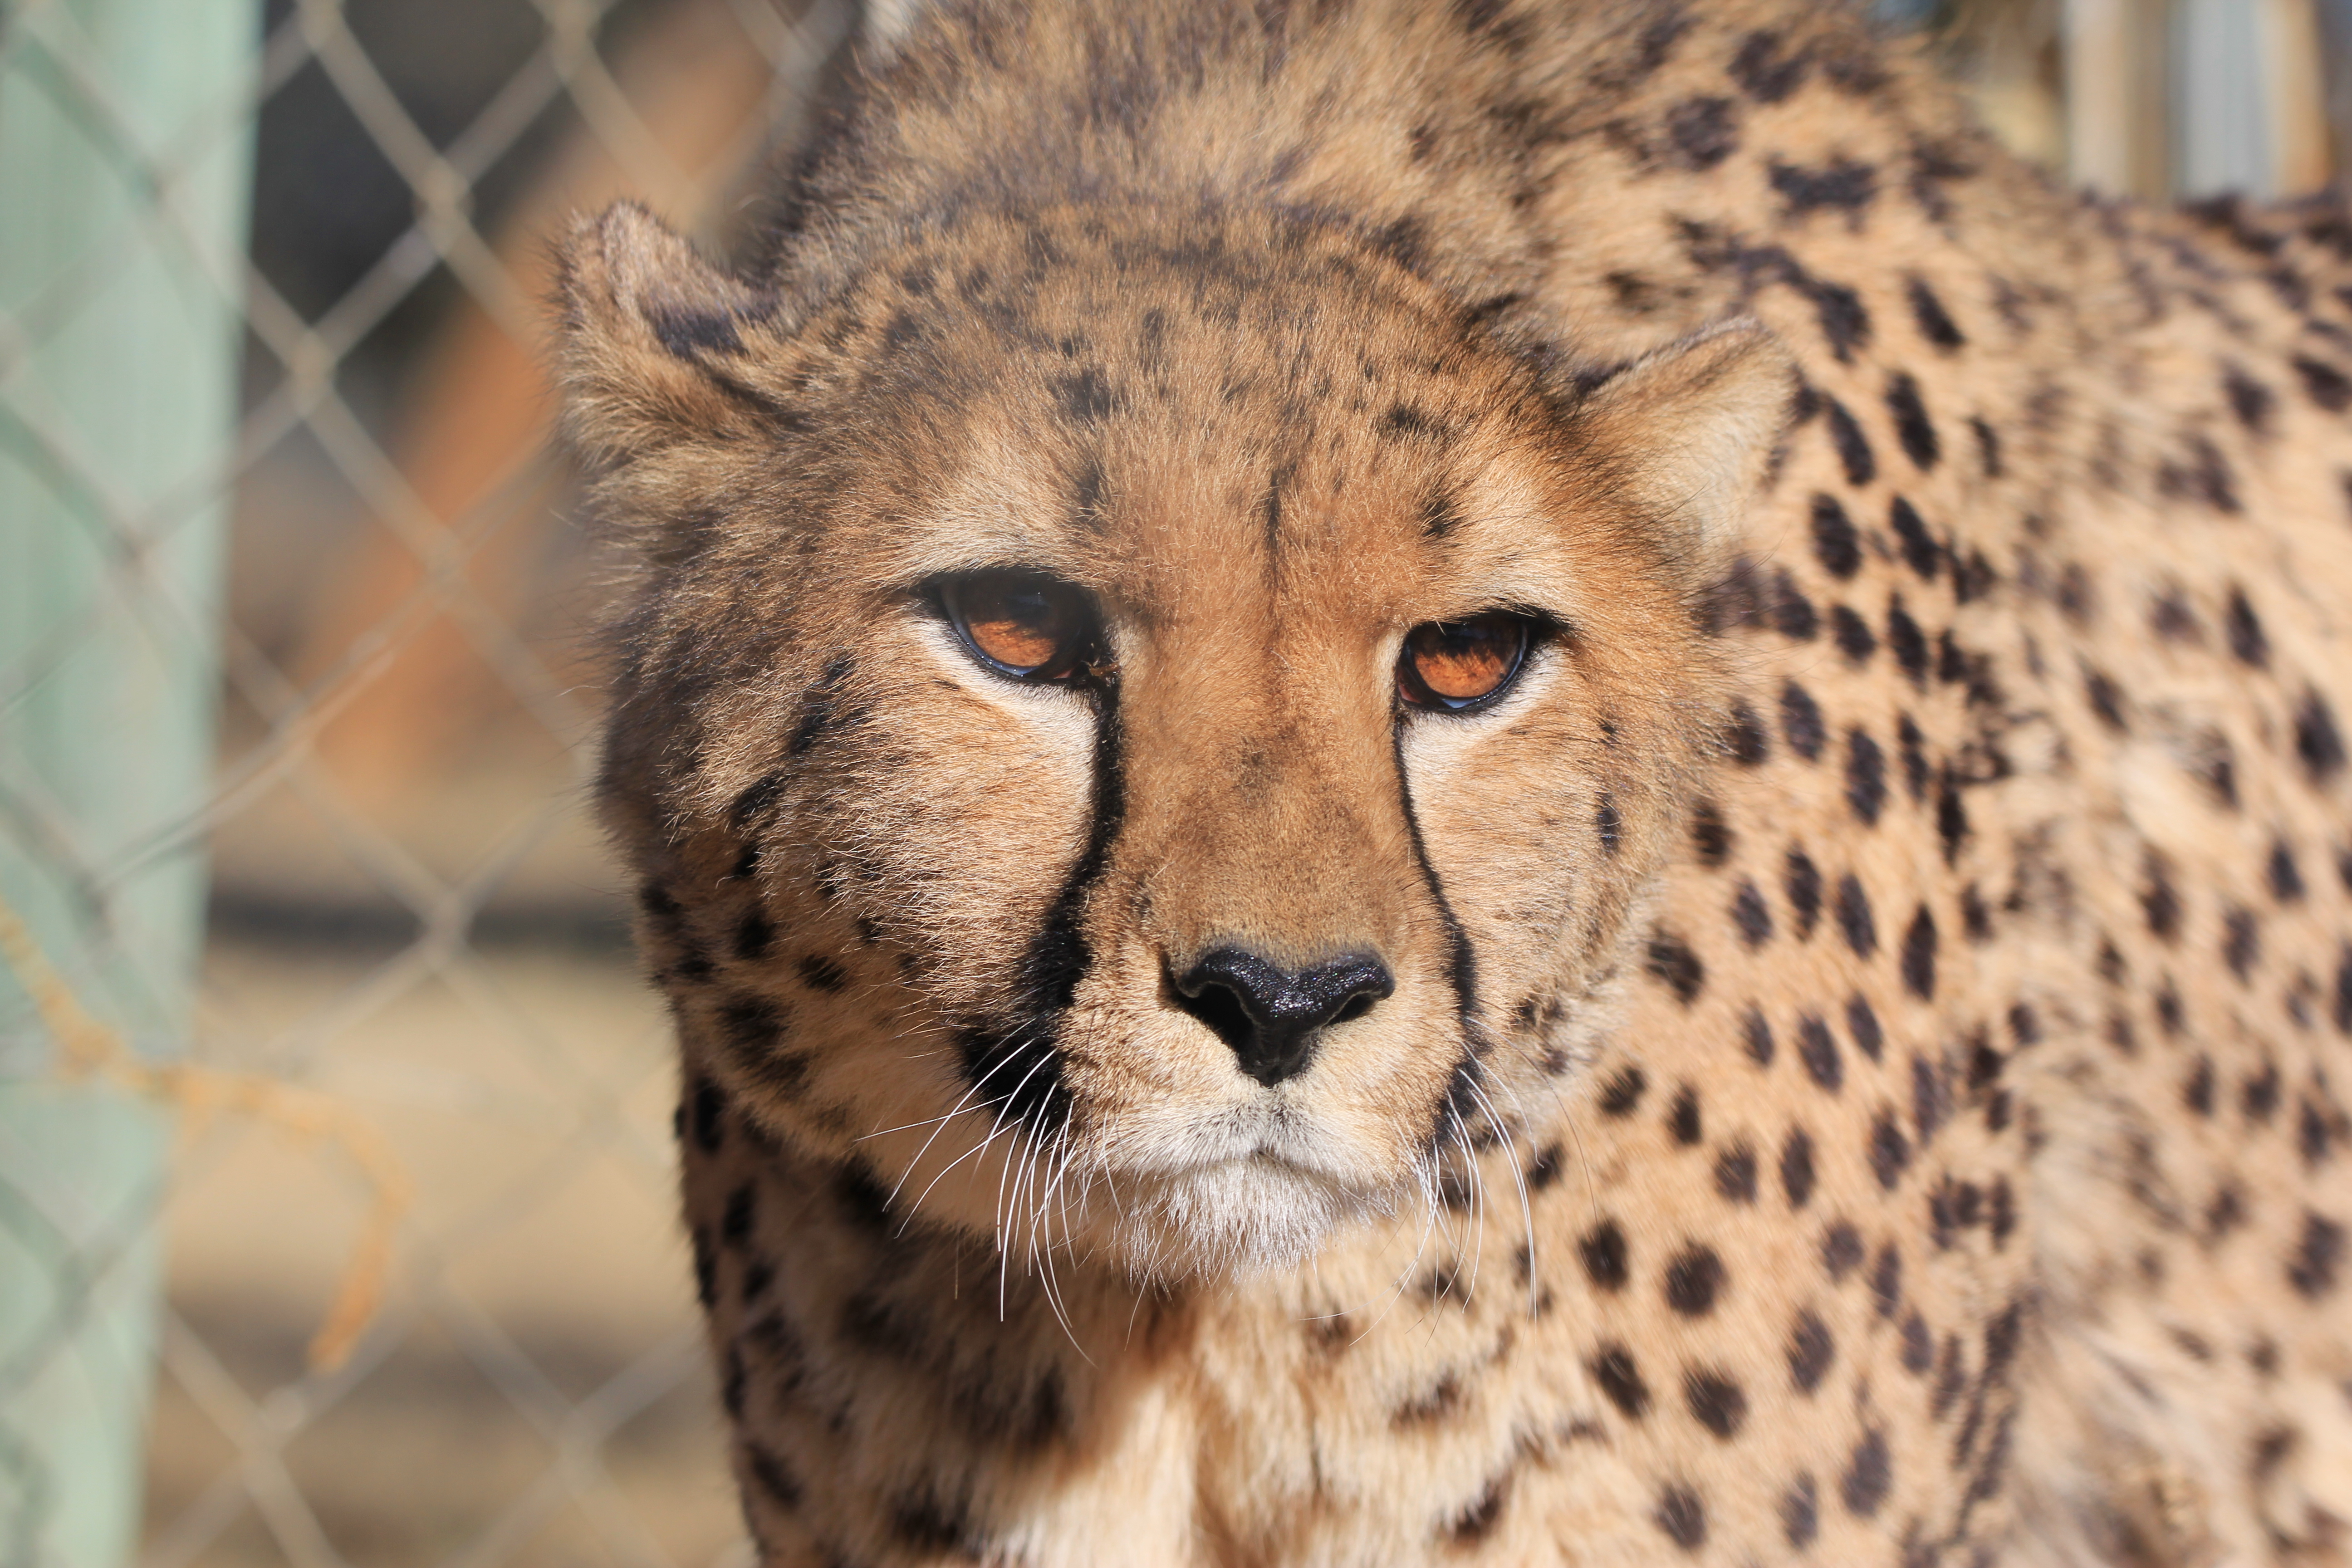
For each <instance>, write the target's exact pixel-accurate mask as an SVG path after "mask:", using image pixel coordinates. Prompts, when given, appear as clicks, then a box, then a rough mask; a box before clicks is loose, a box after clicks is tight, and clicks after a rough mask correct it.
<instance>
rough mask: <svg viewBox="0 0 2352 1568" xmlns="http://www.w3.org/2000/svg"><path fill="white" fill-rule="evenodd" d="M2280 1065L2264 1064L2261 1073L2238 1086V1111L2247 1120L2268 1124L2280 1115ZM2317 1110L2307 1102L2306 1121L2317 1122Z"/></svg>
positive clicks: (2322, 1132) (2322, 1129) (2323, 1133)
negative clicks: (2240, 1111)
mask: <svg viewBox="0 0 2352 1568" xmlns="http://www.w3.org/2000/svg"><path fill="white" fill-rule="evenodd" d="M2278 1107H2279V1070H2278V1064H2277V1063H2276V1062H2264V1063H2263V1070H2262V1071H2261V1072H2259V1073H2256V1074H2253V1075H2252V1077H2250V1078H2248V1079H2246V1080H2245V1081H2244V1082H2243V1083H2242V1084H2240V1085H2239V1086H2238V1109H2239V1110H2242V1111H2243V1112H2245V1115H2246V1120H2248V1121H2257V1122H2263V1123H2267V1122H2268V1121H2270V1119H2271V1118H2272V1117H2273V1116H2276V1115H2277V1114H2278ZM2304 1110H2305V1120H2306V1121H2316V1120H2317V1118H2316V1110H2317V1108H2316V1107H2315V1106H2313V1105H2312V1104H2311V1102H2310V1101H2309V1100H2305V1102H2304ZM2320 1135H2321V1136H2322V1137H2323V1138H2324V1137H2325V1136H2326V1129H2325V1127H2324V1126H2323V1127H2322V1128H2321V1129H2320Z"/></svg>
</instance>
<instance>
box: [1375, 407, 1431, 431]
mask: <svg viewBox="0 0 2352 1568" xmlns="http://www.w3.org/2000/svg"><path fill="white" fill-rule="evenodd" d="M1376 428H1377V429H1378V430H1379V432H1380V433H1381V435H1382V436H1431V437H1442V436H1444V434H1445V433H1446V430H1445V422H1444V420H1442V419H1438V418H1435V417H1433V416H1431V415H1429V414H1427V413H1425V412H1423V410H1421V409H1418V408H1415V407H1414V406H1413V405H1411V404H1409V403H1394V404H1391V405H1389V411H1388V412H1387V413H1386V414H1383V415H1382V416H1381V420H1380V424H1379V425H1378V426H1376Z"/></svg>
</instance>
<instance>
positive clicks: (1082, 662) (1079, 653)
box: [935, 572, 1100, 680]
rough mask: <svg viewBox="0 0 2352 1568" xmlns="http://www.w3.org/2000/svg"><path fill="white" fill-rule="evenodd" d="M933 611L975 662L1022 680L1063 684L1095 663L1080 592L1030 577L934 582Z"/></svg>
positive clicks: (1089, 617) (1089, 619)
mask: <svg viewBox="0 0 2352 1568" xmlns="http://www.w3.org/2000/svg"><path fill="white" fill-rule="evenodd" d="M935 591H936V593H937V594H938V595H939V603H940V611H941V612H942V613H943V614H944V615H945V616H947V618H948V624H949V625H950V626H954V627H955V629H956V633H957V635H958V636H960V637H962V638H963V640H964V642H965V644H966V646H968V647H970V648H971V651H972V652H974V653H976V654H978V655H979V656H980V658H981V660H982V662H983V663H985V664H987V665H988V666H989V667H990V668H992V669H994V670H996V671H998V672H999V673H1001V674H1004V675H1010V676H1015V677H1018V678H1019V679H1024V680H1066V679H1069V678H1070V677H1071V676H1073V675H1076V674H1077V673H1078V672H1079V671H1080V670H1081V669H1082V668H1090V667H1093V666H1096V665H1098V664H1099V662H1100V660H1099V654H1100V637H1099V636H1098V634H1097V624H1096V620H1095V615H1094V607H1093V605H1092V604H1091V603H1090V602H1089V601H1088V599H1087V595H1086V594H1085V593H1084V592H1083V591H1081V590H1080V589H1077V588H1074V587H1072V586H1071V585H1070V584H1067V583H1064V582H1061V581H1059V580H1057V579H1055V578H1052V577H1048V576H1045V574H1042V573H1037V572H974V573H971V574H969V575H966V576H961V577H949V578H944V579H942V580H941V581H940V583H939V584H937V587H936V590H935Z"/></svg>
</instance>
